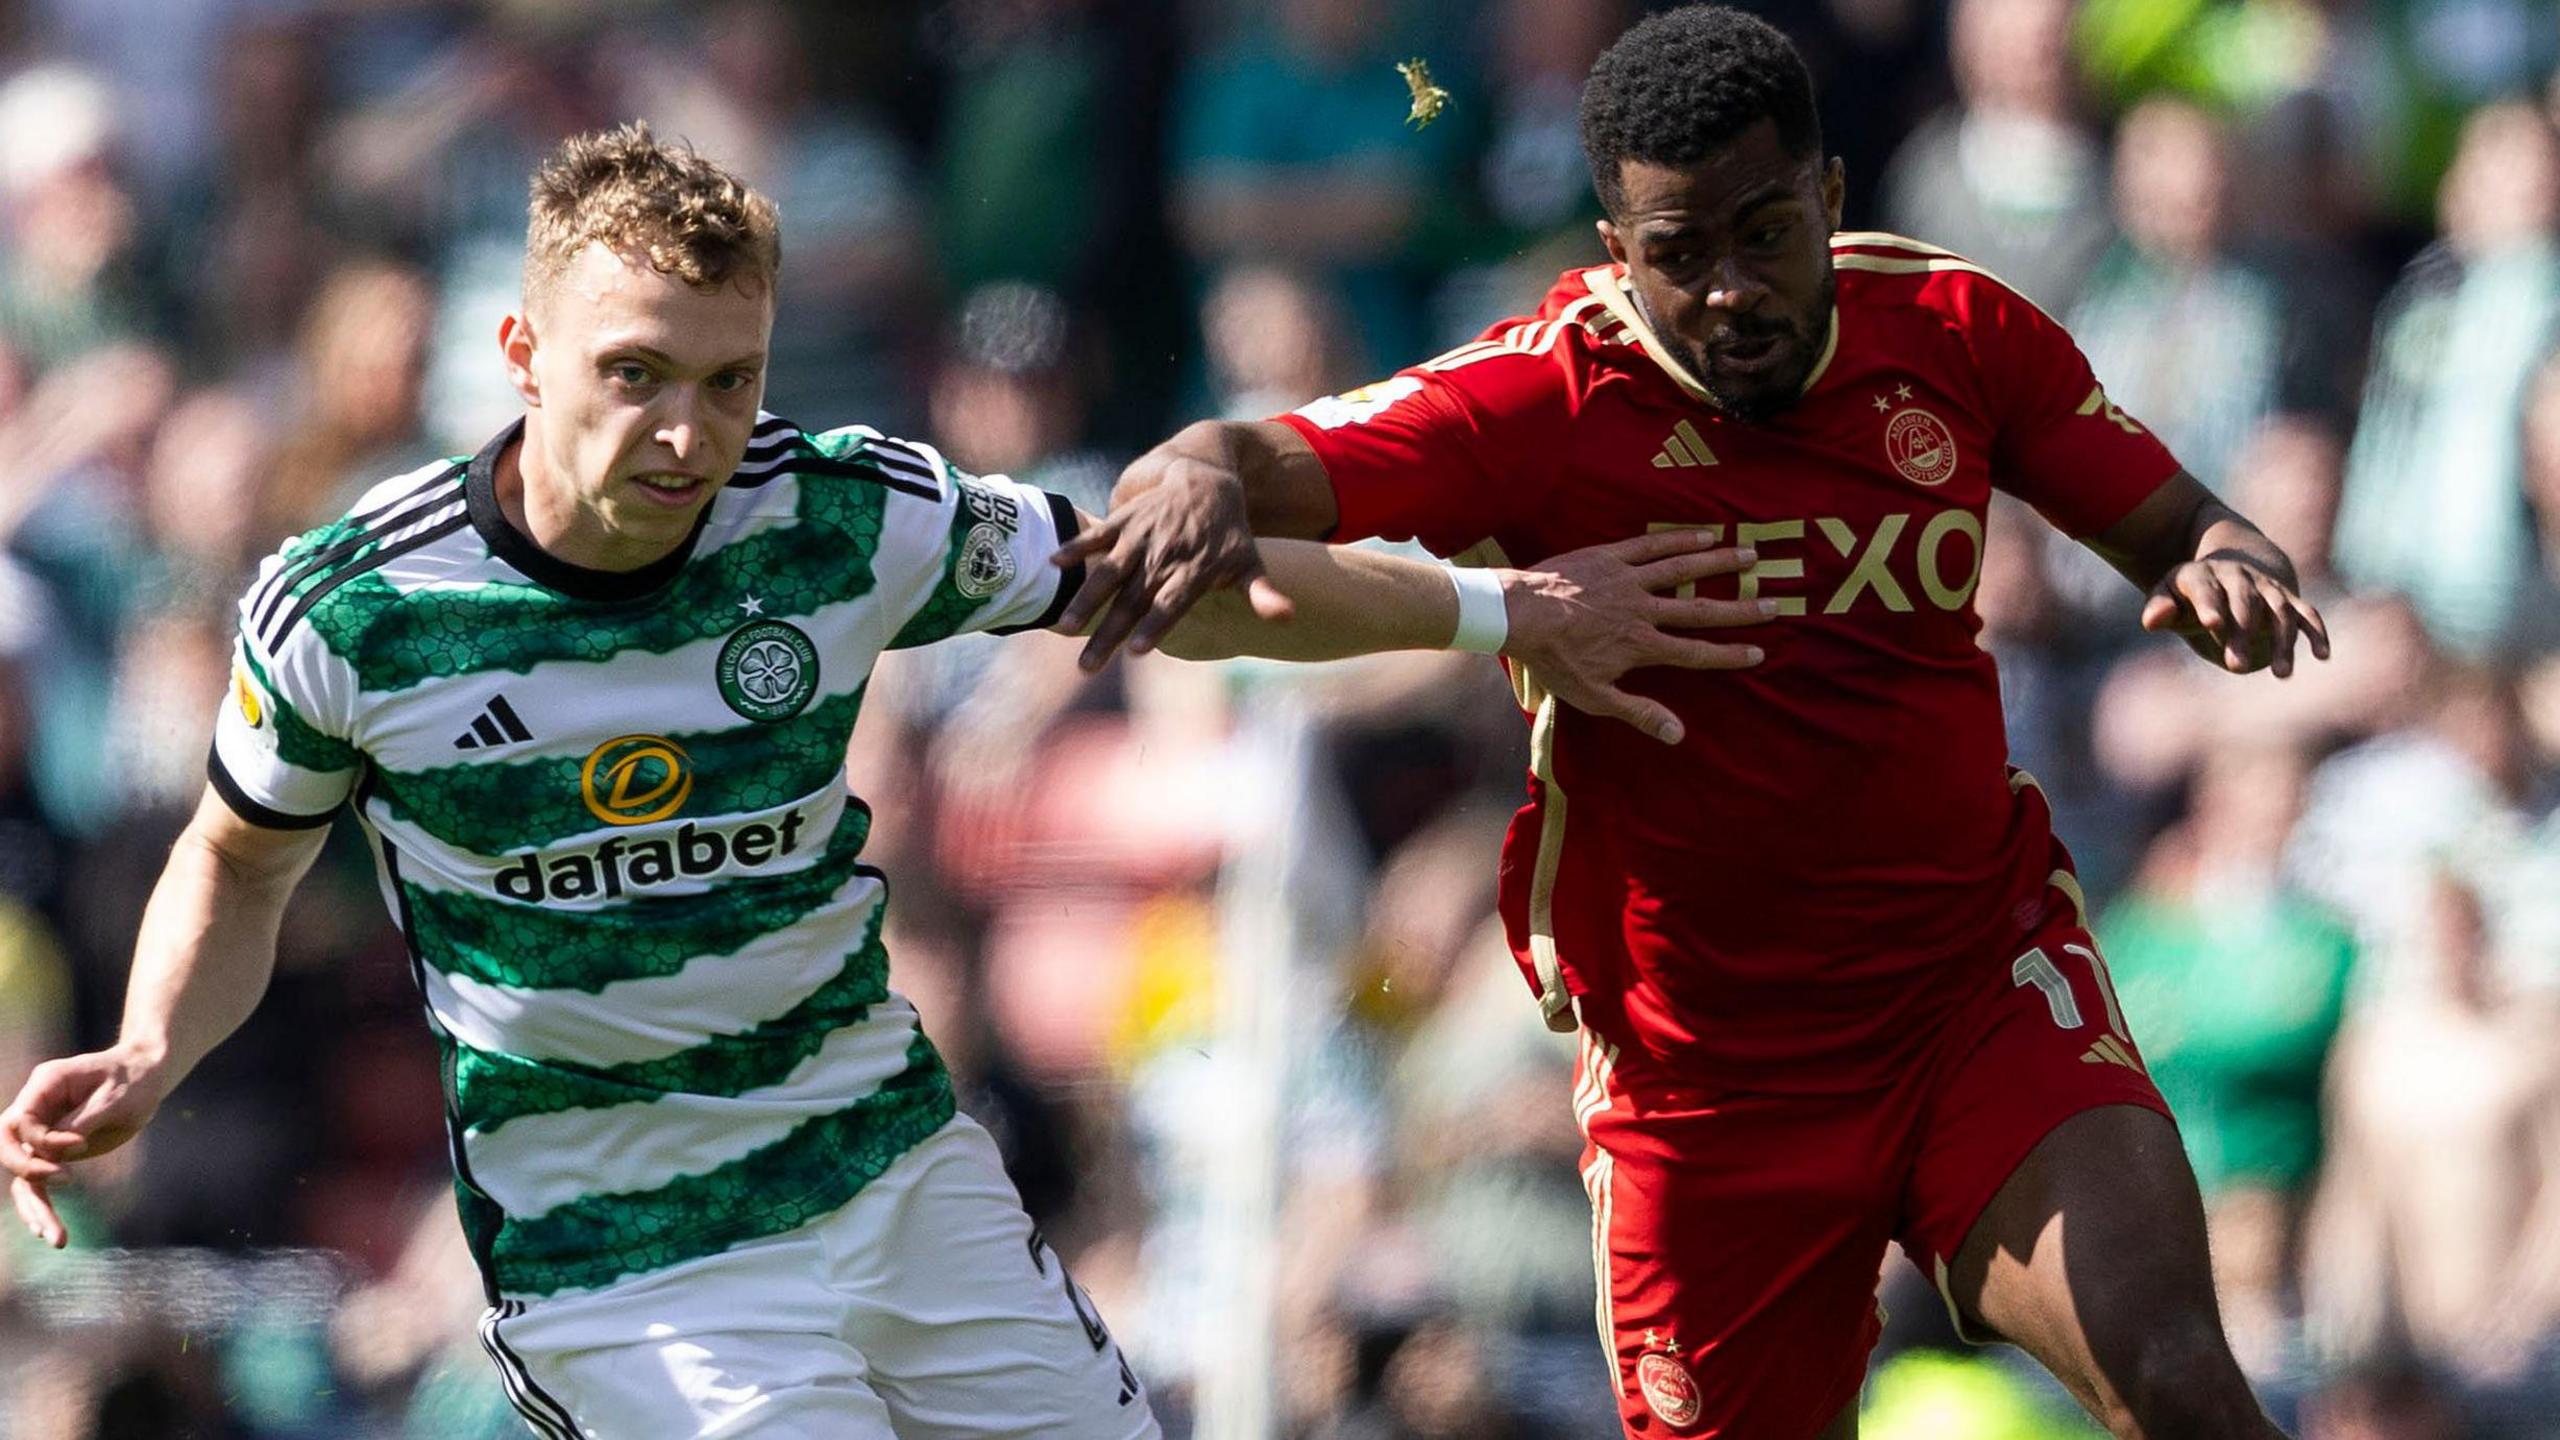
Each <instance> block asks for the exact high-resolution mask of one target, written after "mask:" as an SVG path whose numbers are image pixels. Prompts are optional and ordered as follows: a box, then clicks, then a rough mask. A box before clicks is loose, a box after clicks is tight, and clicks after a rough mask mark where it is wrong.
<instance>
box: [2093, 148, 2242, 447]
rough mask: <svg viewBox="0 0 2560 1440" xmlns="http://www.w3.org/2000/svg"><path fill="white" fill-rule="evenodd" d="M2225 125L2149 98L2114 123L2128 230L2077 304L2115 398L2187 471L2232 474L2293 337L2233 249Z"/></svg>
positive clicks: (2119, 217)
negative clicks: (2120, 121) (2137, 417)
mask: <svg viewBox="0 0 2560 1440" xmlns="http://www.w3.org/2000/svg"><path fill="white" fill-rule="evenodd" d="M2230 185H2231V163H2230V155H2229V151H2228V140H2227V138H2226V136H2225V135H2224V133H2223V130H2222V127H2221V126H2220V125H2218V124H2216V123H2215V122H2214V121H2213V119H2212V118H2211V117H2209V116H2207V115H2206V114H2205V113H2204V112H2203V111H2201V110H2198V109H2196V108H2195V107H2193V106H2191V105H2187V104H2184V103H2181V102H2179V101H2175V100H2148V101H2145V102H2143V104H2142V105H2140V106H2138V107H2137V108H2136V109H2135V110H2134V111H2133V113H2132V114H2130V115H2127V116H2126V117H2125V118H2124V121H2123V123H2122V125H2121V126H2120V127H2119V128H2118V129H2117V131H2116V150H2115V215H2116V226H2117V229H2118V231H2119V233H2120V236H2121V238H2119V239H2118V240H2117V241H2116V243H2115V244H2114V245H2112V246H2110V247H2109V248H2108V250H2107V252H2106V254H2105V255H2104V257H2102V258H2101V259H2100V260H2099V262H2098V266H2097V269H2096V270H2095V271H2094V272H2093V273H2092V274H2091V275H2090V276H2089V280H2088V283H2087V285H2086V286H2085V287H2084V288H2083V289H2082V290H2081V292H2080V298H2079V301H2078V303H2076V304H2075V305H2073V306H2072V308H2071V314H2070V328H2071V333H2072V334H2073V335H2075V336H2077V337H2078V338H2079V341H2080V348H2081V349H2082V350H2084V351H2086V352H2087V354H2088V356H2089V363H2090V365H2091V366H2092V367H2093V368H2094V369H2096V371H2097V372H2098V378H2099V380H2101V381H2103V382H2104V383H2105V385H2106V387H2107V398H2108V399H2110V400H2113V401H2114V402H2116V404H2118V405H2120V406H2122V407H2123V408H2124V410H2125V412H2126V413H2127V414H2130V415H2137V416H2140V417H2141V419H2142V423H2143V424H2144V425H2147V426H2149V427H2150V428H2151V430H2152V432H2153V433H2154V434H2156V435H2158V436H2159V437H2160V439H2161V442H2162V443H2164V444H2166V445H2167V446H2168V447H2169V449H2170V450H2171V451H2172V452H2174V453H2175V454H2176V455H2177V457H2178V459H2179V460H2180V461H2182V462H2183V463H2184V464H2185V465H2186V467H2187V468H2188V469H2189V470H2191V471H2193V472H2195V473H2196V474H2197V475H2200V476H2203V477H2205V480H2206V483H2208V484H2221V483H2223V481H2224V478H2225V477H2226V476H2229V475H2230V474H2231V472H2232V462H2233V459H2234V458H2235V456H2236V455H2237V453H2238V451H2239V450H2240V448H2241V446H2242V445H2243V444H2244V443H2245V442H2246V441H2247V439H2248V438H2249V436H2250V435H2251V433H2252V432H2254V431H2255V430H2256V429H2257V427H2258V425H2259V424H2260V422H2261V421H2262V420H2263V419H2264V418H2265V417H2266V415H2267V413H2268V411H2269V410H2271V409H2272V408H2274V405H2275V402H2276V397H2277V395H2278V393H2279V389H2280V382H2279V375H2278V371H2279V369H2280V367H2281V366H2282V365H2283V364H2284V362H2285V359H2286V355H2287V352H2288V351H2289V350H2290V349H2291V347H2290V346H2289V345H2288V343H2287V336H2286V333H2285V332H2286V326H2287V322H2288V317H2287V313H2286V310H2285V307H2284V304H2283V299H2282V297H2281V296H2280V295H2279V294H2278V293H2277V291H2276V288H2275V286H2274V285H2273V284H2271V283H2270V282H2269V281H2268V279H2267V278H2266V277H2265V276H2263V275H2261V274H2259V273H2258V272H2257V270H2256V269H2255V268H2254V267H2251V266H2248V265H2245V264H2242V263H2241V262H2240V261H2239V260H2238V259H2237V258H2235V257H2234V255H2233V254H2232V250H2231V207H2230V195H2229V190H2230Z"/></svg>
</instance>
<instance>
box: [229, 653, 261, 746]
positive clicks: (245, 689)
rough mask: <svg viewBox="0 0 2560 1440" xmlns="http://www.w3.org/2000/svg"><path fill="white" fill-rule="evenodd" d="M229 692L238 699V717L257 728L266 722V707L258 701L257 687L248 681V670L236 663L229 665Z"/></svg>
mask: <svg viewBox="0 0 2560 1440" xmlns="http://www.w3.org/2000/svg"><path fill="white" fill-rule="evenodd" d="M231 693H232V694H233V695H234V696H236V697H237V698H238V699H239V701H240V718H241V719H243V720H246V721H248V722H249V728H250V729H252V730H255V729H257V728H258V727H259V726H260V725H262V724H264V723H266V719H267V707H266V706H264V705H262V704H260V703H258V687H257V686H255V685H252V684H250V683H249V672H248V670H247V669H246V668H244V667H242V666H238V665H234V666H232V667H231Z"/></svg>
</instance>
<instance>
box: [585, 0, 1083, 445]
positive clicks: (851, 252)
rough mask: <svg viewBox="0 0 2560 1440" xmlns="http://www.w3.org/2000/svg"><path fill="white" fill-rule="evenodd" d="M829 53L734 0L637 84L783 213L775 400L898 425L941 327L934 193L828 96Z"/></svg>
mask: <svg viewBox="0 0 2560 1440" xmlns="http://www.w3.org/2000/svg"><path fill="white" fill-rule="evenodd" d="M817 62H818V53H817V52H816V51H814V50H813V49H812V47H811V41H810V37H809V35H808V34H807V33H806V32H805V30H804V28H803V26H802V24H801V20H800V17H799V16H798V15H797V14H796V13H795V12H794V11H793V10H792V9H791V8H789V7H788V6H785V5H783V4H782V3H780V0H724V3H722V4H718V5H713V6H708V7H702V8H701V10H700V11H699V13H694V12H692V11H691V10H690V9H689V10H688V12H687V13H685V14H684V15H683V16H682V19H681V23H671V26H670V29H669V32H668V34H667V35H666V36H665V37H664V39H663V40H662V41H661V42H660V43H657V44H654V45H651V46H649V47H648V48H647V49H645V50H643V51H642V52H641V53H640V54H639V55H637V56H635V57H634V58H633V61H632V62H631V69H632V70H633V71H634V72H636V73H634V74H633V75H631V76H630V77H629V78H628V79H627V80H626V82H625V84H626V89H627V90H628V93H630V94H631V95H632V96H633V97H634V98H635V100H636V101H637V108H638V109H639V110H640V112H641V113H642V115H643V116H644V117H645V118H647V119H649V120H650V121H652V122H653V123H655V124H656V125H657V126H658V128H659V130H660V132H661V133H664V134H669V135H680V136H683V137H684V138H685V139H687V140H689V141H691V142H692V143H693V144H694V146H695V147H696V148H698V149H700V150H701V151H702V152H703V153H705V154H707V155H716V156H718V157H720V161H721V163H722V164H723V165H726V166H728V167H729V168H730V169H731V170H733V171H734V172H736V173H737V174H739V175H741V176H743V177H745V178H746V179H747V181H748V182H749V183H751V184H753V185H755V186H756V187H757V188H758V189H760V190H762V191H763V192H764V193H765V194H766V195H768V196H770V197H771V198H772V199H773V202H774V203H775V204H776V205H777V206H779V207H780V209H781V211H782V215H783V227H784V230H785V231H786V232H787V234H788V236H789V244H788V246H787V247H786V248H787V254H788V257H789V263H788V264H786V265H785V266H784V267H783V270H782V281H781V287H780V298H779V302H778V306H777V309H776V311H775V315H774V326H773V348H772V351H771V356H770V360H769V362H768V364H767V366H766V385H765V397H764V403H765V408H766V409H768V410H771V411H773V412H774V413H776V414H779V415H789V416H794V417H798V418H801V419H804V420H806V421H807V422H808V423H809V424H811V425H813V426H826V425H839V424H844V423H847V422H849V421H856V420H859V421H863V422H866V423H869V424H874V425H879V426H882V427H884V428H888V429H891V430H893V431H894V430H897V429H901V428H905V426H906V424H907V422H908V421H909V420H911V419H912V418H913V416H914V415H915V413H916V401H917V396H915V395H914V394H913V393H912V390H911V387H910V386H909V385H908V384H907V383H906V376H907V375H908V374H910V373H911V372H912V371H913V370H914V369H915V368H916V367H915V363H914V362H915V360H916V359H917V357H918V352H919V351H920V350H921V349H922V348H923V347H921V346H919V345H917V344H916V343H915V342H914V340H913V339H912V338H910V337H914V336H916V335H919V334H929V333H930V327H929V324H928V321H929V317H930V315H931V311H930V309H929V308H928V307H929V303H930V297H931V293H932V292H931V287H930V284H929V282H930V280H931V276H930V274H929V271H928V266H927V255H926V247H925V239H924V231H923V227H922V225H921V223H920V222H921V220H922V218H923V217H922V215H921V213H920V212H921V210H922V207H923V201H924V196H923V194H922V192H921V190H920V188H919V187H918V185H917V183H916V179H915V176H914V174H913V173H912V170H913V167H912V166H911V165H910V164H909V162H908V159H907V156H906V154H905V152H904V151H903V150H902V149H901V148H900V146H899V144H898V141H897V140H896V138H895V137H894V136H892V135H891V134H890V133H889V132H888V131H887V130H886V129H885V128H883V126H882V125H881V123H880V120H879V117H878V116H876V115H873V114H869V113H866V112H863V111H857V110H854V109H851V108H849V107H846V106H843V105H840V104H835V103H831V102H830V101H827V100H824V99H822V98H821V96H820V94H819V92H818V88H817ZM1017 98H1020V97H1017ZM1072 118H1073V117H1070V116H1058V117H1054V119H1055V123H1059V124H1062V125H1063V124H1066V123H1069V122H1070V121H1071V119H1072Z"/></svg>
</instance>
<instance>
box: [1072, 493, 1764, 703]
mask: <svg viewBox="0 0 2560 1440" xmlns="http://www.w3.org/2000/svg"><path fill="white" fill-rule="evenodd" d="M1708 544H1709V541H1708V539H1707V537H1706V536H1705V535H1703V534H1700V533H1697V532H1690V531H1670V532H1664V533H1661V534H1654V535H1644V536H1639V537H1636V538H1634V539H1631V540H1622V541H1618V542H1616V543H1615V544H1610V545H1597V546H1593V547H1590V548H1589V549H1585V550H1577V551H1573V552H1571V553H1569V554H1565V555H1559V556H1555V557H1553V558H1551V559H1549V560H1546V561H1543V562H1541V563H1540V564H1539V566H1538V567H1537V568H1536V569H1531V570H1494V571H1489V572H1482V573H1484V574H1486V575H1489V576H1490V578H1491V579H1492V581H1493V582H1494V583H1495V584H1497V585H1498V586H1499V587H1500V590H1501V598H1502V602H1503V613H1504V623H1505V633H1504V636H1503V640H1502V644H1501V647H1500V648H1501V652H1502V653H1503V654H1505V655H1508V656H1510V657H1512V658H1513V659H1514V660H1516V661H1518V662H1520V663H1522V664H1525V665H1528V666H1529V667H1530V668H1531V669H1532V670H1534V671H1535V672H1536V674H1537V676H1538V679H1539V682H1540V683H1541V684H1542V685H1544V686H1545V687H1546V688H1547V689H1548V690H1549V691H1550V692H1552V693H1553V694H1555V695H1556V696H1557V698H1559V699H1561V700H1563V701H1564V702H1565V703H1566V704H1569V705H1572V706H1574V707H1575V708H1577V709H1580V710H1585V711H1589V712H1590V713H1592V714H1595V715H1606V716H1611V717H1614V718H1616V719H1621V720H1624V721H1626V722H1627V723H1628V724H1631V725H1634V726H1636V727H1637V728H1638V729H1640V730H1643V731H1644V732H1645V733H1647V734H1649V735H1652V736H1653V737H1654V738H1656V739H1658V740H1661V741H1663V742H1665V743H1666V744H1676V743H1678V742H1679V740H1680V737H1681V730H1680V724H1679V721H1678V720H1677V719H1676V718H1675V717H1674V716H1673V715H1672V713H1671V711H1670V710H1669V709H1668V708H1666V707H1664V706H1663V705H1661V704H1659V703H1658V702H1656V701H1653V700H1649V699H1646V698H1644V697H1642V696H1639V695H1632V694H1629V693H1628V692H1627V691H1625V690H1623V689H1621V688H1620V687H1619V684H1618V682H1619V680H1620V679H1621V678H1622V677H1623V676H1625V675H1626V674H1627V672H1629V671H1631V670H1637V669H1641V668H1644V667H1647V666H1654V665H1671V666H1680V667H1684V668H1688V669H1696V670H1735V669H1741V668H1744V667H1747V666H1751V665H1756V664H1758V663H1759V662H1760V659H1761V651H1760V649H1759V647H1757V646H1754V645H1747V644H1722V643H1717V642H1714V641H1709V640H1706V639H1702V638H1700V637H1698V636H1697V635H1695V634H1694V633H1684V632H1694V631H1696V630H1700V629H1708V628H1724V627H1731V626H1736V625H1752V624H1757V623H1759V622H1761V621H1763V620H1766V619H1767V618H1768V617H1769V613H1770V608H1769V606H1768V603H1767V602H1762V601H1752V600H1703V599H1696V598H1688V599H1682V598H1677V597H1675V596H1673V595H1672V594H1670V593H1668V592H1671V591H1674V590H1677V589H1678V588H1680V587H1681V586H1684V585H1690V584H1693V583H1695V582H1696V581H1699V580H1702V579H1706V578H1708V577H1711V576H1716V575H1726V574H1731V573H1733V572H1735V571H1737V570H1740V569H1743V568H1744V567H1746V566H1748V565H1750V564H1751V562H1752V560H1753V558H1754V556H1753V554H1752V552H1750V551H1747V550H1715V549H1708V548H1707V546H1708ZM1256 559H1257V564H1258V567H1259V573H1260V576H1261V583H1263V584H1266V585H1269V586H1270V587H1272V589H1274V590H1275V591H1276V592H1278V593H1279V594H1281V595H1283V596H1285V597H1286V598H1287V600H1288V601H1289V602H1290V607H1291V608H1290V610H1289V611H1288V613H1286V614H1280V615H1275V614H1273V613H1272V612H1271V611H1270V609H1269V608H1268V607H1266V606H1264V605H1262V604H1259V603H1257V602H1256V601H1255V599H1254V598H1253V597H1251V596H1250V595H1248V594H1247V593H1246V592H1245V591H1243V590H1240V589H1232V588H1230V589H1215V590H1211V591H1209V592H1208V593H1207V594H1206V595H1204V596H1202V597H1200V599H1199V600H1198V602H1197V603H1196V604H1195V605H1194V606H1193V607H1192V608H1191V609H1190V610H1189V611H1188V612H1187V613H1186V614H1185V615H1184V616H1183V617H1182V618H1181V619H1180V620H1178V621H1177V622H1176V623H1175V624H1174V625H1173V626H1172V627H1171V628H1170V629H1169V630H1167V632H1166V633H1165V636H1164V641H1163V646H1164V650H1165V653H1166V654H1169V655H1173V656H1175V657H1177V658H1180V659H1185V660H1216V659H1225V658H1227V657H1230V656H1236V655H1258V656H1264V657H1268V658H1271V659H1279V660H1335V659H1341V658H1344V657H1346V656H1352V655H1366V654H1374V653H1377V652H1380V651H1387V650H1440V649H1447V648H1450V646H1451V644H1452V642H1453V641H1454V640H1455V639H1457V634H1456V632H1457V630H1458V623H1459V600H1458V593H1457V588H1456V586H1455V584H1454V583H1453V582H1452V579H1451V572H1450V569H1449V567H1446V566H1443V565H1438V564H1433V563H1430V562H1427V561H1418V560H1409V559H1406V558H1404V557H1402V556H1398V555H1390V554H1385V553H1382V552H1378V551H1373V550H1354V549H1344V548H1337V547H1334V546H1329V545H1323V544H1318V543H1314V542H1311V541H1303V540H1265V541H1261V542H1259V545H1258V547H1257V557H1256ZM1088 584H1090V582H1088ZM1076 608H1077V607H1076V606H1073V605H1071V606H1070V607H1069V608H1068V611H1067V612H1066V617H1062V618H1061V619H1060V620H1059V622H1058V627H1057V628H1059V629H1061V630H1070V631H1071V630H1072V629H1073V626H1072V625H1071V624H1070V618H1071V617H1072V616H1073V615H1074V613H1075V610H1076Z"/></svg>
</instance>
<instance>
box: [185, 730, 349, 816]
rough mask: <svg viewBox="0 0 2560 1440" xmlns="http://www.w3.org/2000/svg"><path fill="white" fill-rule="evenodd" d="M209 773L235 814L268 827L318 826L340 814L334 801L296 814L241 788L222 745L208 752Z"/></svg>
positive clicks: (210, 778) (207, 774)
mask: <svg viewBox="0 0 2560 1440" xmlns="http://www.w3.org/2000/svg"><path fill="white" fill-rule="evenodd" d="M205 777H206V778H207V779H209V780H211V781H212V782H213V792H214V793H215V794H217V795H219V796H221V797H222V803H223V804H225V805H228V806H230V807H231V809H232V812H233V813H234V814H237V815H238V816H239V817H240V818H241V819H243V820H246V821H248V822H249V823H250V824H252V825H256V826H260V827H262V828H264V829H268V830H316V829H318V828H320V827H321V826H323V825H326V824H328V823H329V822H330V821H332V820H335V819H337V818H338V807H337V806H334V805H333V806H331V807H329V808H328V809H327V810H325V811H322V812H321V813H320V814H317V815H295V814H292V813H290V812H288V811H283V810H278V809H276V808H274V807H273V806H270V805H266V804H262V803H260V802H259V801H258V800H257V799H255V798H254V797H252V796H251V795H250V794H249V792H248V791H246V790H243V789H241V788H240V782H239V781H237V780H235V779H233V778H231V772H230V771H229V770H228V769H225V768H224V767H223V764H222V752H221V751H220V750H218V749H217V750H214V751H212V752H210V753H208V754H207V755H206V756H205Z"/></svg>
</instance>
